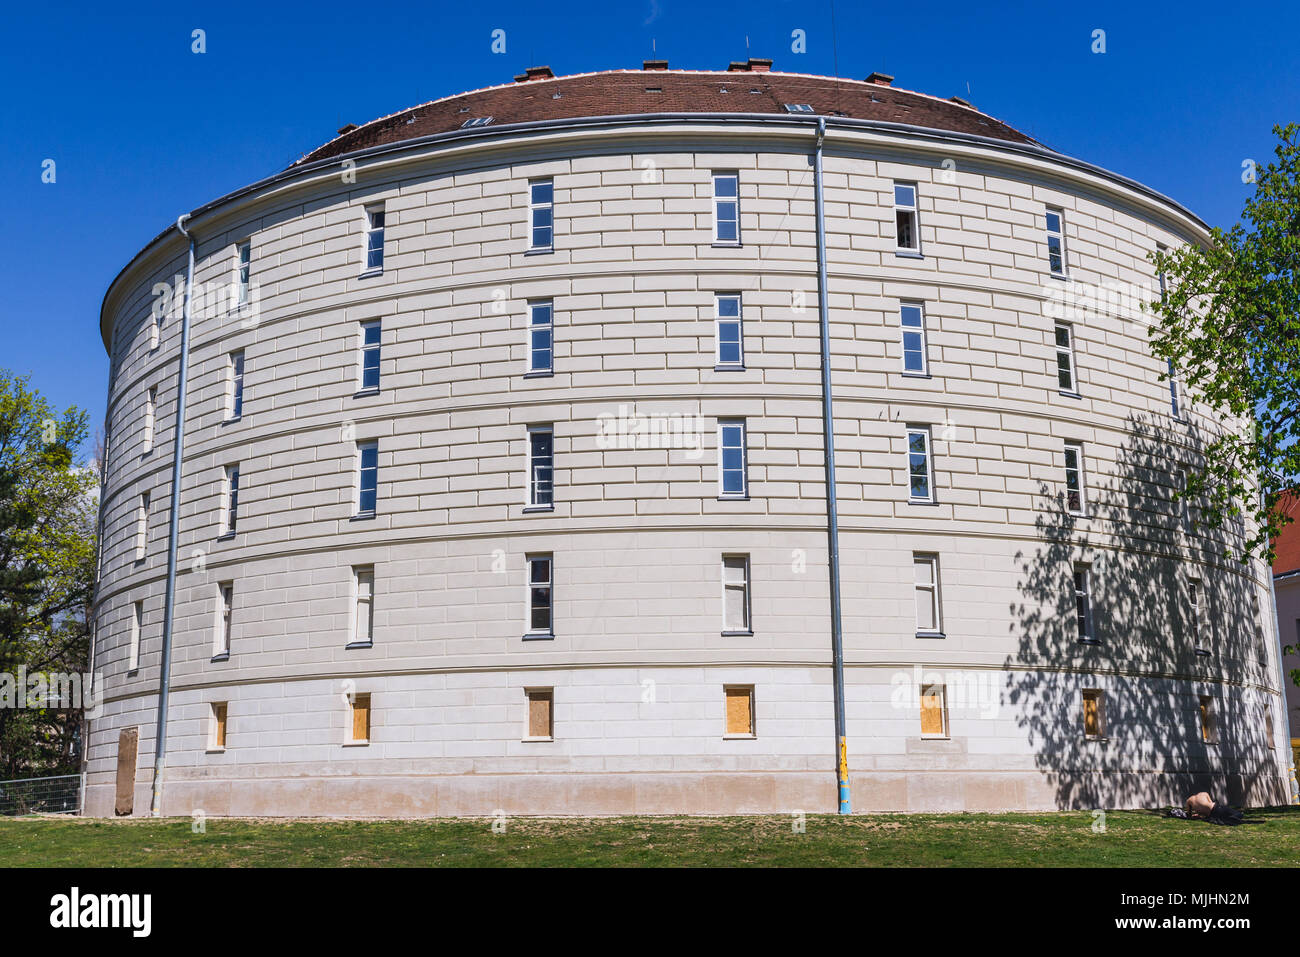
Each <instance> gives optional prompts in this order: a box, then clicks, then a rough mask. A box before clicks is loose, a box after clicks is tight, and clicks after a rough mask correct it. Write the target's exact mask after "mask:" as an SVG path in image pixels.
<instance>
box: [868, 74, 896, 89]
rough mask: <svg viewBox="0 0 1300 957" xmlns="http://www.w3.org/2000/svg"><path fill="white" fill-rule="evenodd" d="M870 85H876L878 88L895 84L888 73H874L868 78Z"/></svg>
mask: <svg viewBox="0 0 1300 957" xmlns="http://www.w3.org/2000/svg"><path fill="white" fill-rule="evenodd" d="M867 82H868V83H874V84H875V85H876V86H889V84H891V83H893V82H894V78H893V77H892V76H890V75H889V74H888V73H873V74H871V76H869V77H867Z"/></svg>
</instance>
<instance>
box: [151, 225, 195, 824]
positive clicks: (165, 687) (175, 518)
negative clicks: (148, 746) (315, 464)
mask: <svg viewBox="0 0 1300 957" xmlns="http://www.w3.org/2000/svg"><path fill="white" fill-rule="evenodd" d="M189 218H190V215H189V214H188V213H187V214H185V215H184V216H181V217H180V218H179V219H177V220H176V231H177V232H179V233H180V234H181V236H183V237H184V238H185V239H187V240H189V244H190V250H189V264H188V266H187V267H186V270H185V299H184V304H183V305H182V307H181V352H180V356H179V357H178V359H177V361H178V363H179V369H178V371H177V375H176V427H175V430H174V431H175V439H174V441H173V443H172V493H171V515H170V517H169V518H168V522H167V590H166V593H165V594H164V597H163V637H162V665H161V667H160V668H159V671H158V722H157V731H156V733H155V737H154V758H153V788H152V797H151V798H150V802H149V813H150V815H152V816H153V817H161V816H162V788H163V769H164V768H165V767H166V764H167V704H168V698H169V696H170V694H171V672H172V637H173V631H174V625H175V615H176V558H177V555H176V551H177V545H178V541H179V538H180V515H181V465H182V464H183V463H184V461H185V399H186V386H187V383H188V380H189V369H190V312H191V303H192V301H193V298H194V259H195V245H196V243H195V239H194V234H193V233H191V232H188V231H187V230H186V229H185V222H186V220H188V219H189Z"/></svg>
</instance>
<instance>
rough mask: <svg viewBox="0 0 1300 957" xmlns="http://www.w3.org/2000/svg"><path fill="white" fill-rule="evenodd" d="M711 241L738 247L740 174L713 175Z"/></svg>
mask: <svg viewBox="0 0 1300 957" xmlns="http://www.w3.org/2000/svg"><path fill="white" fill-rule="evenodd" d="M713 241H714V242H715V243H718V244H722V245H727V246H739V245H740V174H739V173H733V172H726V173H714V174H713Z"/></svg>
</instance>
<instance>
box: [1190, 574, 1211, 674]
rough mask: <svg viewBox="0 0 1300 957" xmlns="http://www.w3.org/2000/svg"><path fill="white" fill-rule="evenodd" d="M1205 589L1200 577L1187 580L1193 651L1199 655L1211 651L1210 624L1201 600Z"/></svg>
mask: <svg viewBox="0 0 1300 957" xmlns="http://www.w3.org/2000/svg"><path fill="white" fill-rule="evenodd" d="M1203 594H1204V590H1203V589H1202V588H1201V580H1200V579H1199V578H1189V579H1188V580H1187V625H1188V628H1189V630H1190V634H1191V638H1192V651H1193V652H1195V653H1196V654H1198V655H1208V654H1209V653H1210V647H1209V645H1210V642H1209V636H1208V634H1206V632H1207V631H1208V628H1209V626H1208V624H1207V622H1206V620H1205V615H1204V614H1203V612H1202V608H1201V601H1202V596H1203Z"/></svg>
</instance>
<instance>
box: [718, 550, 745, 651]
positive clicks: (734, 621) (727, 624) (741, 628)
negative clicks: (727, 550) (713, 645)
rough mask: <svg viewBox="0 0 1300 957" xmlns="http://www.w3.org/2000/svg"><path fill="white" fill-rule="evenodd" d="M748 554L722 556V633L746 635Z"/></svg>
mask: <svg viewBox="0 0 1300 957" xmlns="http://www.w3.org/2000/svg"><path fill="white" fill-rule="evenodd" d="M749 607H750V605H749V556H748V555H723V556H722V633H723V634H724V635H748V634H751V632H752V628H751V625H750V621H749Z"/></svg>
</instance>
